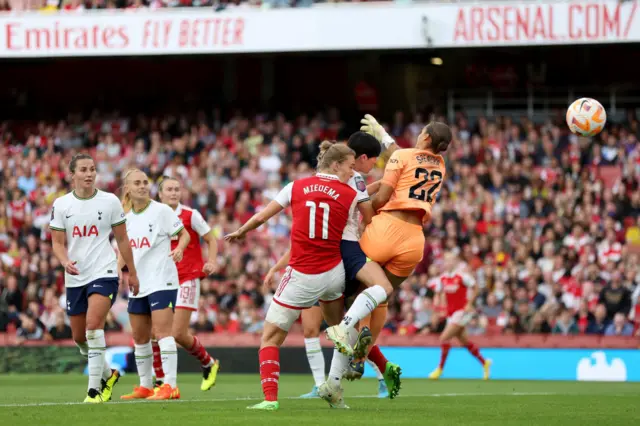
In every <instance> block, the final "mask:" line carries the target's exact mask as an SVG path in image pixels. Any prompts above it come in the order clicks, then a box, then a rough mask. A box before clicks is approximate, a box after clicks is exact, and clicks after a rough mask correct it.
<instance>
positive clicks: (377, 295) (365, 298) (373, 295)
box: [340, 285, 387, 329]
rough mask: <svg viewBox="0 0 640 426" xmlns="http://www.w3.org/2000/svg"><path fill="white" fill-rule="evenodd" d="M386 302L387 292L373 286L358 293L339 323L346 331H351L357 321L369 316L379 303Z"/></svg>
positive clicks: (377, 286)
mask: <svg viewBox="0 0 640 426" xmlns="http://www.w3.org/2000/svg"><path fill="white" fill-rule="evenodd" d="M386 300H387V292H386V291H384V288H382V287H381V286H379V285H374V286H373V287H370V288H368V289H366V290H365V291H363V292H362V293H360V294H359V295H358V297H356V300H354V302H353V305H351V308H349V310H348V311H347V314H346V315H345V316H344V318H343V319H342V322H341V323H340V324H341V325H343V326H344V327H346V328H347V329H352V328H353V327H355V326H356V324H357V323H358V321H360V320H361V319H363V318H364V317H366V316H368V315H369V314H371V312H372V311H373V310H374V309H375V308H376V307H377V306H378V305H379V304H381V303H383V302H385V301H386Z"/></svg>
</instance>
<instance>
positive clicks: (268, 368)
mask: <svg viewBox="0 0 640 426" xmlns="http://www.w3.org/2000/svg"><path fill="white" fill-rule="evenodd" d="M258 359H259V361H260V383H261V384H262V392H263V393H264V399H265V401H277V400H278V380H279V379H280V349H279V348H277V347H276V346H267V347H264V348H262V349H260V352H258Z"/></svg>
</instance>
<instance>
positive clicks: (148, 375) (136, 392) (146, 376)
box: [120, 298, 153, 400]
mask: <svg viewBox="0 0 640 426" xmlns="http://www.w3.org/2000/svg"><path fill="white" fill-rule="evenodd" d="M145 299H146V298H145ZM139 300H141V299H129V309H128V310H129V321H130V322H131V331H132V334H133V341H134V355H135V358H136V368H137V370H138V376H139V377H140V385H139V386H135V387H134V388H133V392H131V393H128V394H126V395H122V396H121V397H120V399H124V400H129V399H146V398H149V397H150V396H152V395H153V349H152V347H151V316H150V315H147V314H144V313H143V314H136V313H134V312H136V311H134V312H132V307H133V308H136V307H137V306H140V305H142V304H143V303H144V301H142V302H138V301H139ZM138 312H140V311H138Z"/></svg>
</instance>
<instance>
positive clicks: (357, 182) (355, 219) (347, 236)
mask: <svg viewBox="0 0 640 426" xmlns="http://www.w3.org/2000/svg"><path fill="white" fill-rule="evenodd" d="M347 185H349V186H350V187H352V188H353V189H355V191H356V201H357V203H358V204H360V203H364V202H365V201H369V193H368V192H367V184H366V183H365V181H364V178H363V177H362V175H361V174H360V173H358V172H356V171H354V172H353V176H351V179H349V182H347ZM360 217H361V214H360V211H359V210H358V209H353V210H352V212H351V215H350V216H349V220H348V221H347V226H345V227H344V232H343V233H342V239H343V240H347V241H358V240H359V239H360V238H358V226H359V225H360Z"/></svg>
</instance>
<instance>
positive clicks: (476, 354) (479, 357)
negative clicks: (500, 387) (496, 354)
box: [465, 342, 484, 365]
mask: <svg viewBox="0 0 640 426" xmlns="http://www.w3.org/2000/svg"><path fill="white" fill-rule="evenodd" d="M465 348H467V350H468V351H469V352H471V355H473V356H474V357H476V359H477V360H478V361H480V364H482V365H484V358H483V357H482V355H480V350H479V349H478V347H477V346H476V345H474V344H473V343H471V342H469V343H467V344H466V345H465Z"/></svg>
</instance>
